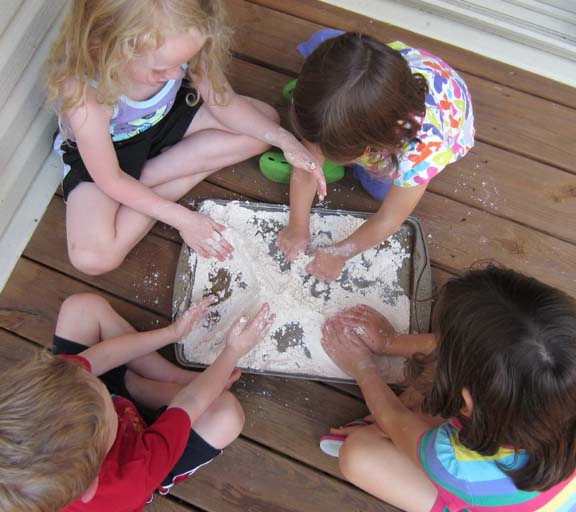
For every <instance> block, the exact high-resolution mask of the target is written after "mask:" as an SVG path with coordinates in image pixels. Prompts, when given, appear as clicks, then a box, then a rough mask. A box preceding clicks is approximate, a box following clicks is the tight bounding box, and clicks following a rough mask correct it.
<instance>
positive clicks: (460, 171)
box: [428, 142, 576, 243]
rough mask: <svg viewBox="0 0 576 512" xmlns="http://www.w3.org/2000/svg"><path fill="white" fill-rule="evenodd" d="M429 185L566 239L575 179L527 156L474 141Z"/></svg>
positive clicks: (573, 234) (575, 202)
mask: <svg viewBox="0 0 576 512" xmlns="http://www.w3.org/2000/svg"><path fill="white" fill-rule="evenodd" d="M428 188H429V190H431V191H432V192H435V193H437V194H441V195H444V196H446V197H450V198H452V199H455V200H456V201H459V202H462V203H465V204H468V205H470V206H473V207H476V208H478V209H481V210H484V211H486V212H490V213H493V214H494V215H497V216H499V217H505V218H507V219H510V220H513V221H516V222H519V223H521V224H525V225H527V226H530V227H533V228H536V229H538V230H539V231H542V232H544V233H547V234H550V235H552V236H554V237H557V238H560V239H562V240H566V241H569V242H572V243H575V242H576V230H574V226H573V224H572V223H571V222H569V221H568V219H576V179H575V177H574V175H572V174H569V173H567V172H563V171H560V170H558V169H556V168H554V167H550V166H547V165H544V164H541V163H538V162H535V161H533V160H530V159H528V158H524V157H521V156H519V155H514V154H512V153H509V152H507V151H504V150H502V149H499V148H496V147H494V146H490V145H488V144H484V143H482V142H477V143H476V146H475V147H474V148H473V149H472V150H471V151H470V153H469V154H468V155H466V157H465V158H464V159H462V160H460V161H459V162H456V163H455V164H453V165H450V166H449V167H448V169H446V171H444V172H442V173H440V174H439V175H438V176H437V177H436V178H435V179H433V180H432V181H431V182H430V185H429V187H428Z"/></svg>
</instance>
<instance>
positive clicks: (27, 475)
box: [0, 352, 109, 512]
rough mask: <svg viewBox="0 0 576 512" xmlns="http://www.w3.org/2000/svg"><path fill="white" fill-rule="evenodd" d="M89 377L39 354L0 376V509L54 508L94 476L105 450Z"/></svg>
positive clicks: (37, 511)
mask: <svg viewBox="0 0 576 512" xmlns="http://www.w3.org/2000/svg"><path fill="white" fill-rule="evenodd" d="M105 412H106V404H105V402H104V400H103V399H102V397H101V395H100V393H99V392H98V389H97V388H96V386H95V377H94V376H93V375H91V374H90V373H89V372H87V371H86V370H85V369H84V368H83V367H82V366H80V365H79V364H77V363H74V362H71V361H68V360H66V359H63V358H61V357H55V356H52V355H51V354H49V353H48V352H41V353H40V354H37V355H36V356H34V358H33V359H32V360H26V361H24V362H22V363H20V364H19V365H17V366H16V367H14V368H12V369H9V370H7V371H5V372H2V374H1V375H0V510H26V511H29V512H45V511H47V510H60V509H61V508H63V507H65V506H66V505H68V504H70V503H72V502H73V501H74V500H76V499H78V498H79V497H80V496H82V494H83V493H84V492H85V491H86V489H87V488H88V487H89V486H90V484H91V483H92V482H93V481H94V479H95V478H96V477H97V476H98V473H99V471H100V467H101V466H102V462H103V461H104V457H105V455H106V452H107V449H108V439H109V437H108V436H109V428H108V425H107V423H106V415H105Z"/></svg>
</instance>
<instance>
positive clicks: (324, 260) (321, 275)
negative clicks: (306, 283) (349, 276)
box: [306, 247, 347, 283]
mask: <svg viewBox="0 0 576 512" xmlns="http://www.w3.org/2000/svg"><path fill="white" fill-rule="evenodd" d="M311 256H312V257H313V258H314V259H313V260H312V261H311V262H310V263H308V265H306V272H308V273H309V274H312V275H313V276H314V277H315V278H316V279H319V280H320V281H325V282H327V283H329V282H330V281H334V280H335V279H337V278H338V276H339V275H340V274H341V272H342V269H343V268H344V264H345V263H346V259H347V258H346V256H343V255H342V254H338V252H337V251H336V250H335V249H334V248H333V247H321V248H320V249H316V250H315V251H314V252H312V254H311Z"/></svg>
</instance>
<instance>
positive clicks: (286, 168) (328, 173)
mask: <svg viewBox="0 0 576 512" xmlns="http://www.w3.org/2000/svg"><path fill="white" fill-rule="evenodd" d="M259 164H260V171H262V174H263V175H264V176H266V177H267V178H268V179H269V180H270V181H274V182H276V183H290V174H291V173H292V165H291V164H290V163H289V162H288V161H287V160H286V158H284V154H282V153H280V152H279V151H268V152H266V153H264V154H262V156H261V157H260V162H259ZM322 170H323V171H324V176H325V177H326V183H334V182H335V181H338V180H341V179H342V178H343V177H344V166H343V165H337V164H334V163H332V162H329V161H328V160H326V161H325V162H324V166H323V167H322Z"/></svg>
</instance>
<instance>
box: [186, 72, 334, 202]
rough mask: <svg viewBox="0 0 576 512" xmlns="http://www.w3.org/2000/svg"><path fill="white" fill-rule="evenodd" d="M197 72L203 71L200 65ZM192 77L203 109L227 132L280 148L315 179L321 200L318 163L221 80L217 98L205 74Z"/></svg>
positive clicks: (323, 187) (322, 183) (323, 183)
mask: <svg viewBox="0 0 576 512" xmlns="http://www.w3.org/2000/svg"><path fill="white" fill-rule="evenodd" d="M200 69H201V70H202V69H204V66H203V65H200ZM194 76H195V80H194V85H195V87H196V88H197V90H198V92H199V93H200V96H202V99H203V100H204V105H205V107H206V108H207V109H208V110H209V112H210V114H211V115H212V116H213V117H214V118H215V119H216V120H217V121H219V122H220V123H222V124H223V125H224V126H226V127H227V128H228V129H230V130H231V131H234V132H236V133H242V134H244V135H249V136H251V137H254V138H256V139H258V140H261V141H263V142H266V143H267V144H270V145H272V146H276V147H279V148H280V149H282V151H283V152H284V156H285V157H286V159H287V160H288V161H289V162H290V163H291V164H292V166H293V167H298V168H301V169H304V170H305V171H308V172H310V173H312V174H314V175H315V176H316V179H317V181H318V186H319V192H318V193H319V195H320V196H321V197H322V198H323V197H324V196H325V195H326V180H325V178H324V173H323V172H322V166H321V163H320V162H318V160H317V158H316V157H315V156H314V155H313V154H312V153H311V152H310V151H309V150H308V149H306V148H305V147H304V146H303V145H302V144H301V143H300V142H299V141H298V140H297V139H296V137H294V135H292V134H291V133H290V132H289V131H288V130H286V129H284V128H282V127H281V126H280V125H279V124H278V123H276V122H274V121H272V120H271V119H269V118H268V117H266V116H265V115H264V114H263V113H262V112H260V110H258V108H256V106H254V104H253V103H251V102H250V101H249V100H248V99H247V98H245V97H244V96H241V95H239V94H236V92H234V90H233V89H232V87H231V86H230V84H229V83H228V81H227V80H226V79H225V78H224V77H222V78H221V80H220V83H221V84H222V86H223V87H224V88H225V92H224V93H223V94H221V95H218V94H216V92H215V91H214V89H213V87H212V83H211V81H210V80H209V79H208V75H207V73H206V72H205V71H199V72H198V73H197V74H195V75H194Z"/></svg>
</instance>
